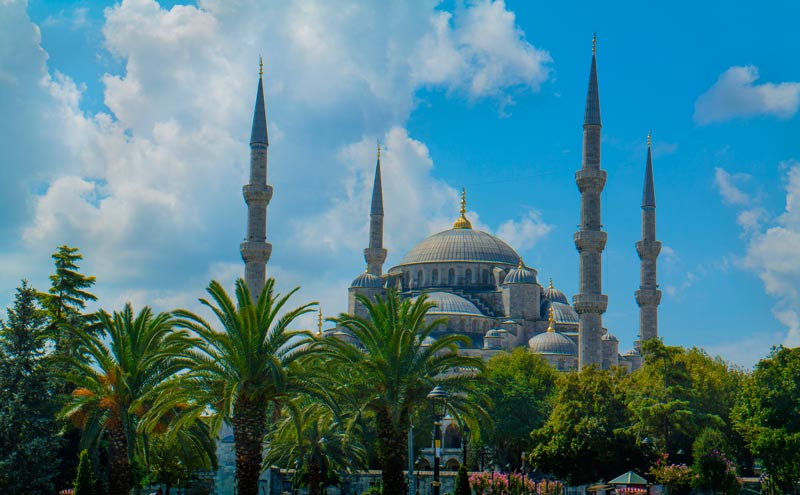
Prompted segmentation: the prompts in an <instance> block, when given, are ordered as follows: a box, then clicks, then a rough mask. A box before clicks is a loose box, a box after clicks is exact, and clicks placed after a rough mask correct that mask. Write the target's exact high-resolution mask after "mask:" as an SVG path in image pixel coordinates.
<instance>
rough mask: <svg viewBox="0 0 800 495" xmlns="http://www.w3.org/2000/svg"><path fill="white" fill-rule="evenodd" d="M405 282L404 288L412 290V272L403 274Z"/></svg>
mask: <svg viewBox="0 0 800 495" xmlns="http://www.w3.org/2000/svg"><path fill="white" fill-rule="evenodd" d="M403 282H404V284H403V285H404V288H405V289H410V288H411V272H405V273H403Z"/></svg>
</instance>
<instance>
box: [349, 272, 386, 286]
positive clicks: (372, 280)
mask: <svg viewBox="0 0 800 495" xmlns="http://www.w3.org/2000/svg"><path fill="white" fill-rule="evenodd" d="M350 287H364V288H368V289H380V288H382V287H383V280H381V278H380V277H376V276H375V275H373V274H371V273H368V272H364V273H362V274H361V275H359V276H358V277H356V278H355V280H353V283H352V284H350Z"/></svg>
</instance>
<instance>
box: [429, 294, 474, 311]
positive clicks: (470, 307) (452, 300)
mask: <svg viewBox="0 0 800 495" xmlns="http://www.w3.org/2000/svg"><path fill="white" fill-rule="evenodd" d="M427 295H428V301H430V302H432V303H434V304H436V307H435V308H433V309H431V310H430V311H428V314H432V315H437V314H461V315H475V316H483V313H481V311H480V310H479V309H478V308H477V307H476V306H475V305H474V304H472V303H471V302H469V301H467V300H466V299H464V298H463V297H461V296H457V295H455V294H451V293H449V292H429V293H428V294H427Z"/></svg>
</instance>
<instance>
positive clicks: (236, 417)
mask: <svg viewBox="0 0 800 495" xmlns="http://www.w3.org/2000/svg"><path fill="white" fill-rule="evenodd" d="M266 406H267V405H266V403H259V402H257V401H253V400H249V399H242V398H240V399H238V400H237V401H236V403H235V404H234V406H233V441H234V444H235V446H236V487H237V493H238V494H239V495H258V478H259V476H260V475H261V462H262V460H263V442H264V433H265V430H266V419H267V417H266V416H267V414H266Z"/></svg>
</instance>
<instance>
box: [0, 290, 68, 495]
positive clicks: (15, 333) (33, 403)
mask: <svg viewBox="0 0 800 495" xmlns="http://www.w3.org/2000/svg"><path fill="white" fill-rule="evenodd" d="M6 313H7V315H8V317H7V321H6V322H4V323H3V324H2V327H1V328H0V486H2V487H3V488H4V490H5V492H6V493H12V494H23V493H24V494H39V493H51V492H52V491H53V479H52V478H53V472H54V468H55V467H57V466H58V460H57V458H56V457H55V452H56V451H57V450H58V446H59V439H58V436H57V433H58V431H57V427H56V424H55V422H54V420H53V414H54V412H55V411H54V405H53V396H52V395H53V394H52V379H51V378H52V377H51V374H50V372H49V371H48V369H47V367H46V362H47V361H46V358H45V356H44V351H45V335H46V331H45V321H46V320H45V316H44V314H43V312H42V311H41V310H40V309H39V308H38V307H37V306H36V291H35V290H34V289H33V288H31V287H29V286H28V283H27V282H26V281H24V280H23V281H22V285H21V286H20V287H18V288H17V292H16V296H15V299H14V305H13V306H12V307H10V308H8V309H7V310H6Z"/></svg>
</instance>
